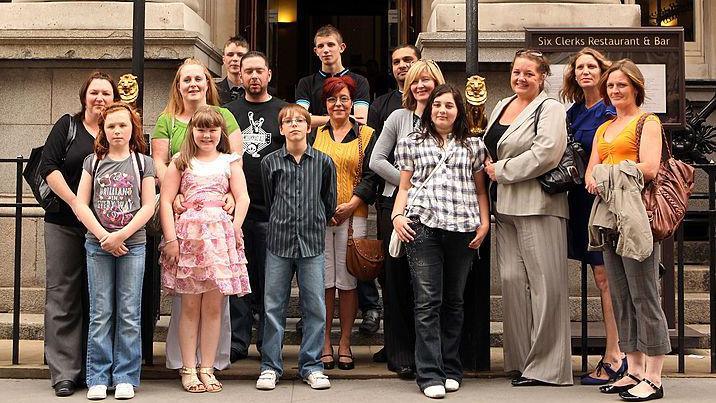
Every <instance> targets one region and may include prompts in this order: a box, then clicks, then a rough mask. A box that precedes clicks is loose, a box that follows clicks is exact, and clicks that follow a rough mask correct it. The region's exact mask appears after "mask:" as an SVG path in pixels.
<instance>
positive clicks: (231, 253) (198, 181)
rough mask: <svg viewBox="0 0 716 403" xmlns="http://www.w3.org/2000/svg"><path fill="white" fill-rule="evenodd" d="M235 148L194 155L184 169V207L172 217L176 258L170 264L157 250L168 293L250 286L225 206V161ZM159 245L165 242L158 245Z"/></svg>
mask: <svg viewBox="0 0 716 403" xmlns="http://www.w3.org/2000/svg"><path fill="white" fill-rule="evenodd" d="M238 158H239V157H238V156H237V155H236V154H232V155H228V154H221V155H220V156H219V157H218V158H217V159H216V160H214V161H211V162H202V161H199V160H197V159H194V160H192V164H191V165H192V167H191V168H190V169H186V170H185V171H184V172H183V173H182V178H181V185H180V188H179V192H180V193H181V194H183V195H184V198H185V204H184V205H185V207H187V210H186V211H185V212H184V213H182V214H181V215H180V216H179V217H178V218H177V219H176V232H177V238H178V242H179V260H178V263H177V264H176V265H173V264H170V263H169V262H168V261H167V259H166V257H165V255H164V253H162V254H161V257H160V263H161V266H162V286H163V287H164V289H165V290H166V291H167V292H169V293H179V294H201V293H204V292H207V291H211V290H213V289H217V288H218V289H219V291H220V292H221V293H222V294H224V295H238V296H243V295H246V294H249V293H250V292H251V287H250V285H249V275H248V272H247V271H246V263H247V261H246V255H245V254H244V242H243V234H241V233H239V234H235V233H234V227H233V224H232V217H231V216H230V215H229V214H227V213H226V212H225V211H224V209H223V208H222V206H223V204H224V203H223V198H224V195H225V194H226V193H228V191H229V176H230V172H231V171H230V168H229V164H230V163H231V162H232V161H235V160H237V159H238ZM161 246H163V245H161Z"/></svg>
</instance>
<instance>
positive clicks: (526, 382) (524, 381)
mask: <svg viewBox="0 0 716 403" xmlns="http://www.w3.org/2000/svg"><path fill="white" fill-rule="evenodd" d="M510 383H512V386H548V385H549V384H548V383H547V382H543V381H540V380H537V379H532V378H525V377H524V376H521V377H519V378H515V379H513V380H512V381H511V382H510Z"/></svg>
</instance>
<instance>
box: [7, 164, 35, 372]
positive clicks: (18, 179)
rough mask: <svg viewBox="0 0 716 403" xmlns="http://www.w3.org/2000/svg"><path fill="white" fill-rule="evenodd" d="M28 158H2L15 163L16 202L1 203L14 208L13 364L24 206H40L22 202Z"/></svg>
mask: <svg viewBox="0 0 716 403" xmlns="http://www.w3.org/2000/svg"><path fill="white" fill-rule="evenodd" d="M27 161H28V159H27V158H23V156H21V155H20V156H18V157H17V158H0V163H1V164H15V203H0V207H4V208H14V209H15V214H14V215H13V216H14V217H15V253H14V258H13V270H14V271H13V301H12V364H13V365H17V364H19V361H20V360H19V358H20V288H21V287H20V286H21V284H20V282H21V274H22V217H23V212H22V209H23V208H27V207H40V205H39V204H37V203H23V202H22V169H23V167H24V165H25V164H26V163H27Z"/></svg>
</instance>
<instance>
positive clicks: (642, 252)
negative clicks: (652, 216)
mask: <svg viewBox="0 0 716 403" xmlns="http://www.w3.org/2000/svg"><path fill="white" fill-rule="evenodd" d="M592 176H593V177H594V180H595V181H596V182H597V189H598V190H599V195H598V196H597V197H596V198H595V200H594V204H593V205H592V211H591V214H590V215H589V228H588V231H589V246H588V249H589V250H590V251H594V250H604V242H605V240H604V236H605V234H606V233H609V232H613V233H616V235H617V236H618V240H617V246H616V253H617V254H618V255H620V256H622V257H627V258H631V259H635V260H638V261H640V262H642V261H644V259H646V258H647V257H649V256H650V255H651V252H652V250H653V248H654V239H653V237H652V235H651V226H650V225H649V217H648V216H647V215H646V208H645V207H644V202H643V201H642V198H641V191H642V189H643V188H644V175H643V174H642V172H641V171H640V170H639V168H637V167H636V163H634V162H633V161H630V160H625V161H622V162H620V163H618V164H615V165H608V164H599V165H596V166H595V167H594V169H593V170H592Z"/></svg>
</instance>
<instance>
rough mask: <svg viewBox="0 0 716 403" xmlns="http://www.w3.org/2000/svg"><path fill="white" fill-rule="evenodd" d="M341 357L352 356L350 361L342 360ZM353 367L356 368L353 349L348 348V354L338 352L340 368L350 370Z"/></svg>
mask: <svg viewBox="0 0 716 403" xmlns="http://www.w3.org/2000/svg"><path fill="white" fill-rule="evenodd" d="M341 358H350V359H351V360H350V361H348V362H341ZM353 368H355V362H354V359H353V351H351V349H348V354H338V369H342V370H344V371H348V370H351V369H353Z"/></svg>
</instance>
